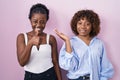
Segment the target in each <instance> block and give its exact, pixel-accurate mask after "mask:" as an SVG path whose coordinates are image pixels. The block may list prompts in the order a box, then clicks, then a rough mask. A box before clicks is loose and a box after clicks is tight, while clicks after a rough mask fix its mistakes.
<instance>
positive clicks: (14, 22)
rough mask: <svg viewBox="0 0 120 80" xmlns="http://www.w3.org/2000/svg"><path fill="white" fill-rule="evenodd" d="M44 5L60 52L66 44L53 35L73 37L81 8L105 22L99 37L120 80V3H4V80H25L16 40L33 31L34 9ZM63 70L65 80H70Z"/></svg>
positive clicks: (0, 76)
mask: <svg viewBox="0 0 120 80" xmlns="http://www.w3.org/2000/svg"><path fill="white" fill-rule="evenodd" d="M38 2H41V3H43V4H45V5H46V6H47V7H48V8H49V9H50V19H49V21H48V23H47V25H46V29H45V31H46V32H48V33H50V34H52V35H54V36H55V37H56V39H57V42H58V50H59V49H60V47H61V45H62V43H63V41H62V40H60V38H58V37H57V36H56V34H55V33H54V32H53V29H54V28H57V29H58V30H59V31H62V32H64V33H66V34H67V35H68V36H69V37H71V36H72V35H73V34H72V32H71V29H70V25H69V23H70V20H71V18H72V16H73V14H74V13H75V12H76V11H78V10H81V9H92V10H94V11H95V12H97V13H98V14H99V16H100V19H101V33H100V34H99V35H98V37H100V38H101V39H102V40H103V41H104V43H105V45H106V47H107V52H108V53H107V55H108V57H109V59H110V61H111V62H112V64H113V66H114V68H115V75H114V76H113V78H112V79H111V80H120V61H119V59H120V47H119V46H120V43H119V41H120V32H119V31H120V9H119V8H120V0H0V33H1V34H0V80H23V77H24V70H23V67H20V65H19V64H18V62H17V56H16V37H17V35H18V34H19V33H21V32H27V31H30V30H31V26H30V23H29V20H28V13H29V9H30V7H31V6H32V5H33V4H34V3H38ZM65 73H66V72H65V71H63V70H62V75H63V80H66V76H65Z"/></svg>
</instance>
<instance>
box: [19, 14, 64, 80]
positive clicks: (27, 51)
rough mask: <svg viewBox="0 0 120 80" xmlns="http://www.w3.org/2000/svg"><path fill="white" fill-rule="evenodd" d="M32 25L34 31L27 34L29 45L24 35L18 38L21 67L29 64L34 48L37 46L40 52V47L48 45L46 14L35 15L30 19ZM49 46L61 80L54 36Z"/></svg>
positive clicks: (51, 36)
mask: <svg viewBox="0 0 120 80" xmlns="http://www.w3.org/2000/svg"><path fill="white" fill-rule="evenodd" d="M30 22H31V25H32V29H33V30H32V31H30V32H28V33H27V36H28V43H27V45H26V44H25V39H24V35H23V34H22V33H21V34H19V35H18V37H17V58H18V62H19V64H20V65H21V66H25V65H26V64H27V63H28V62H29V58H30V55H31V48H32V46H36V47H37V49H38V50H39V46H40V45H44V44H46V43H47V42H46V36H47V34H46V33H44V32H43V30H44V28H45V25H46V22H47V19H46V14H41V13H33V15H32V18H31V19H30ZM49 44H50V45H51V49H52V50H51V51H52V53H51V55H52V62H53V64H54V69H55V71H56V74H57V77H58V80H62V79H61V74H60V68H59V65H58V55H57V54H58V52H57V42H56V39H55V37H54V36H53V35H50V39H49Z"/></svg>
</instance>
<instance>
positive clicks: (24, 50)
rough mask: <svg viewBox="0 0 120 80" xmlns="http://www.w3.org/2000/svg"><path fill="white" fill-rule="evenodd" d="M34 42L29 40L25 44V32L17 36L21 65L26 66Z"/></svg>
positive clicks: (18, 55) (18, 56)
mask: <svg viewBox="0 0 120 80" xmlns="http://www.w3.org/2000/svg"><path fill="white" fill-rule="evenodd" d="M31 47H32V44H31V43H30V42H28V44H27V45H25V39H24V35H23V34H19V35H18V37H17V58H18V62H19V64H20V65H21V66H24V65H25V64H26V63H27V62H28V60H29V57H30V52H31Z"/></svg>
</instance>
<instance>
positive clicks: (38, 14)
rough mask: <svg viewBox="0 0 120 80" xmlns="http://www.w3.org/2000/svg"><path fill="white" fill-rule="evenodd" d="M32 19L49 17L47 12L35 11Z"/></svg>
mask: <svg viewBox="0 0 120 80" xmlns="http://www.w3.org/2000/svg"><path fill="white" fill-rule="evenodd" d="M32 19H47V17H46V14H42V13H33V14H32Z"/></svg>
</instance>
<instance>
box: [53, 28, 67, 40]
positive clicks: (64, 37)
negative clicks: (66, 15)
mask: <svg viewBox="0 0 120 80" xmlns="http://www.w3.org/2000/svg"><path fill="white" fill-rule="evenodd" d="M54 31H55V33H56V34H57V35H58V36H59V37H60V38H61V39H62V40H64V41H67V40H69V37H68V36H67V35H65V34H63V33H61V32H59V31H58V30H57V29H54Z"/></svg>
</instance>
